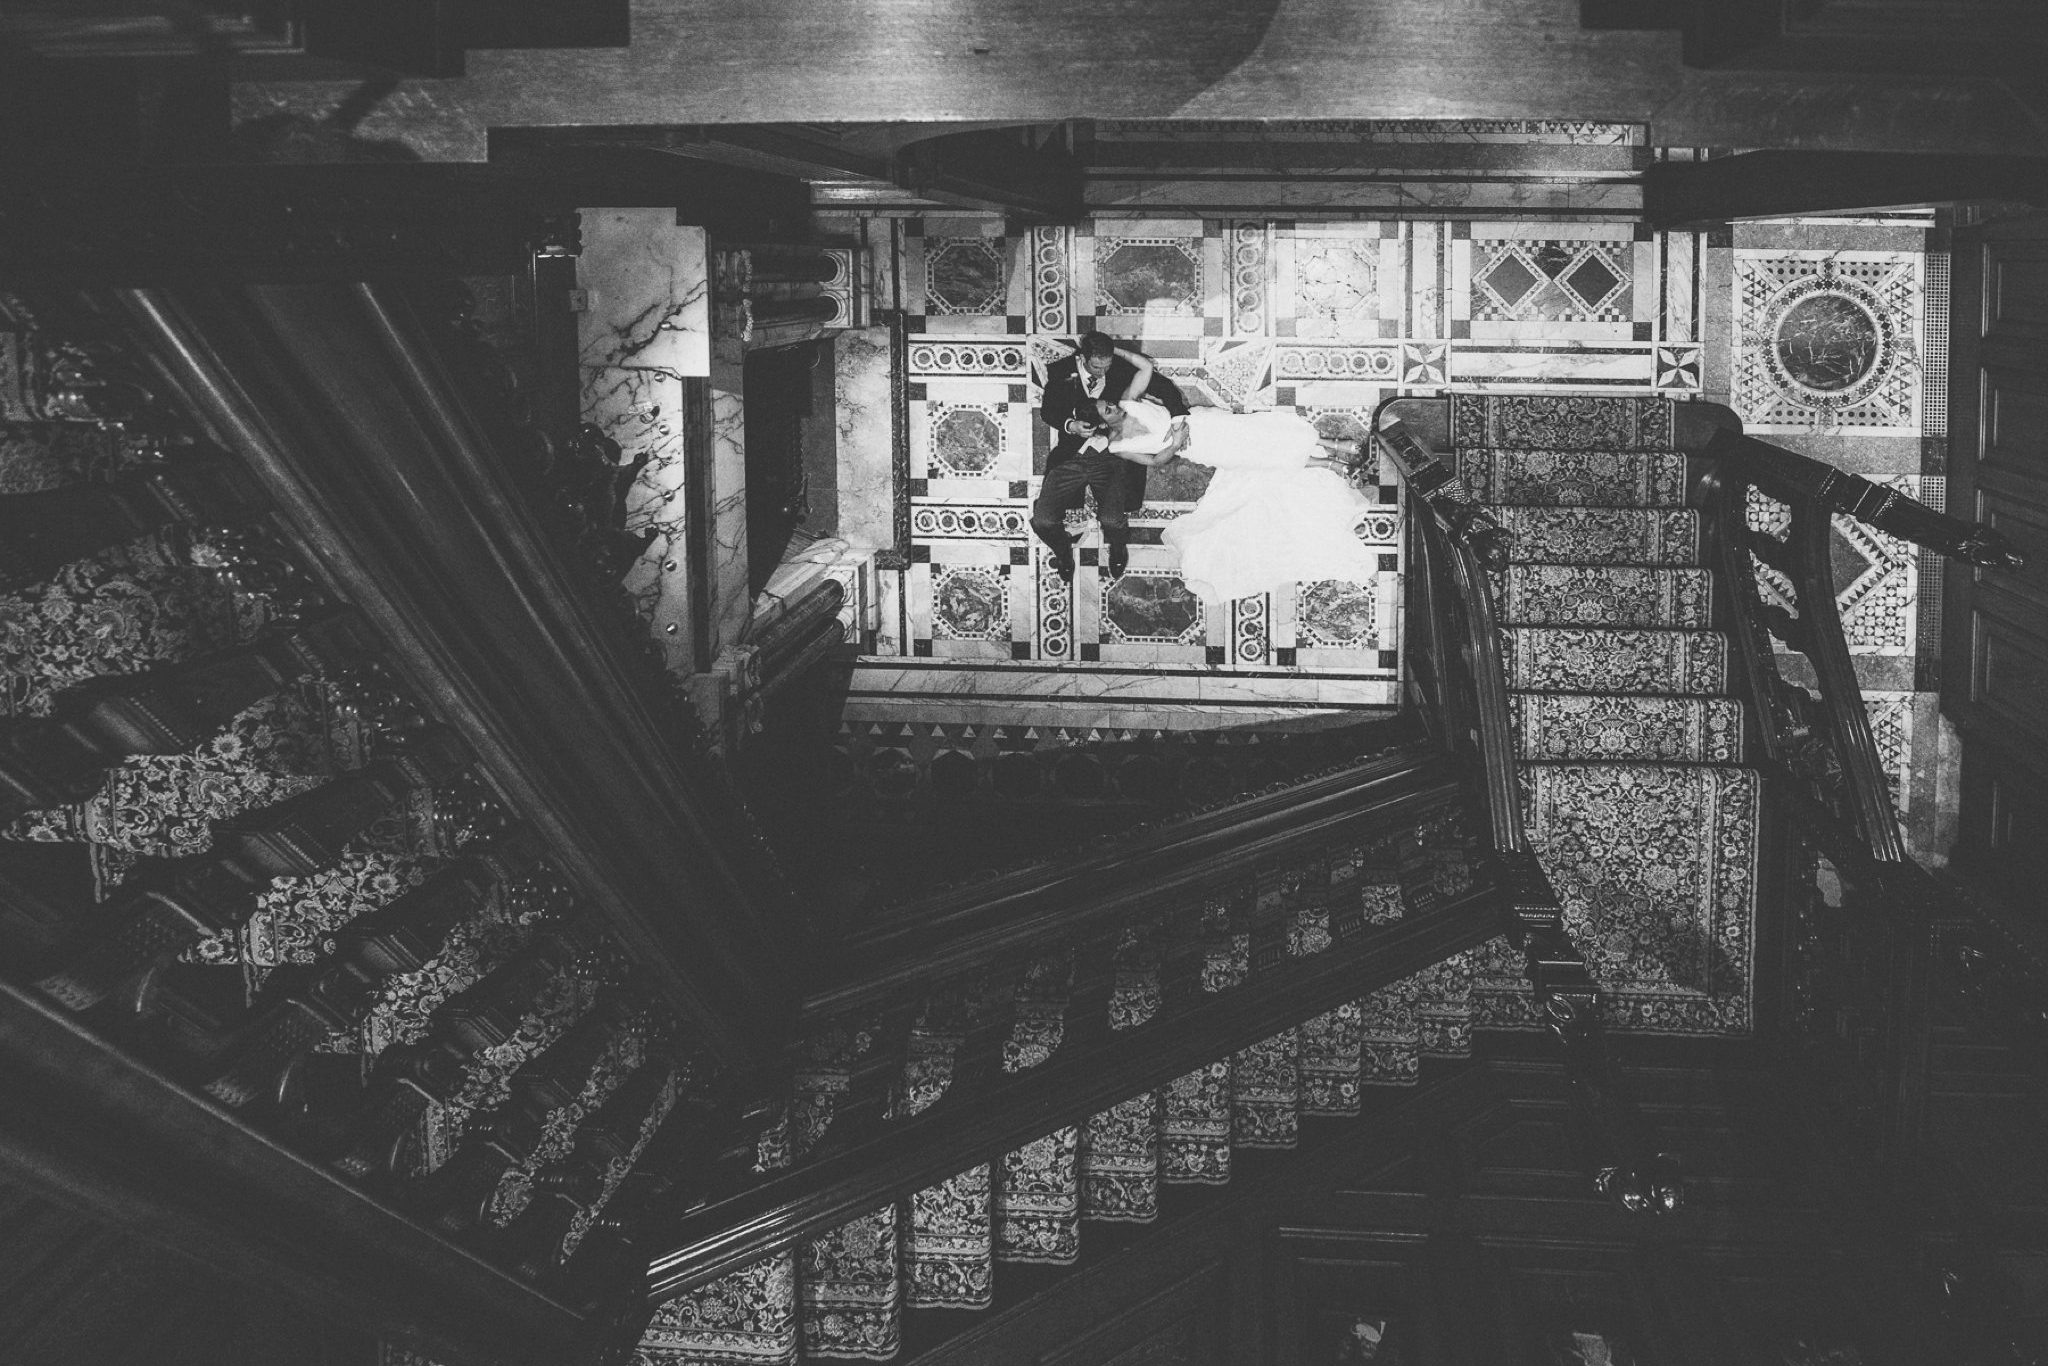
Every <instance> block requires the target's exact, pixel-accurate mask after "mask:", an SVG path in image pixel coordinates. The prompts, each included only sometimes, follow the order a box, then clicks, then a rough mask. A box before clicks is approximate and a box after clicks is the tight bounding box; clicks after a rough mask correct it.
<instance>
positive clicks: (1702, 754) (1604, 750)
mask: <svg viewBox="0 0 2048 1366" xmlns="http://www.w3.org/2000/svg"><path fill="white" fill-rule="evenodd" d="M1508 704H1509V717H1508V719H1509V723H1510V725H1511V726H1512V728H1513V732H1514V737H1515V753H1516V755H1517V757H1519V758H1521V759H1523V760H1526V761H1532V762H1533V761H1546V760H1580V759H1585V760H1621V759H1640V760H1650V761H1671V762H1683V763H1739V762H1740V761H1741V759H1742V755H1743V735H1742V706H1741V704H1740V703H1739V702H1737V701H1736V700H1735V699H1734V698H1732V697H1686V696H1674V695H1672V694H1668V693H1566V692H1549V693H1545V692H1517V693H1513V694H1511V695H1510V697H1509V699H1508Z"/></svg>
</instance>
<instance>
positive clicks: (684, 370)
mask: <svg viewBox="0 0 2048 1366" xmlns="http://www.w3.org/2000/svg"><path fill="white" fill-rule="evenodd" d="M675 216H676V215H675V210H673V209H663V208H647V209H584V210H582V218H583V254H582V256H581V258H580V259H579V260H578V262H577V283H578V284H579V285H580V286H581V287H582V289H583V291H584V294H585V300H586V301H585V306H584V312H583V314H582V315H581V319H580V327H579V334H578V339H579V341H580V343H581V348H582V361H583V420H584V421H586V422H591V423H595V424H596V425H597V426H598V427H600V428H602V429H603V430H604V432H605V434H606V435H608V436H610V437H611V438H612V439H613V440H614V441H616V442H618V443H619V446H620V448H621V450H622V453H623V457H624V458H625V459H627V460H631V459H633V458H634V457H636V456H638V455H639V454H640V453H641V452H643V451H645V452H647V453H649V454H650V456H651V457H652V458H651V459H649V460H648V462H647V465H646V468H645V469H643V470H642V471H641V473H640V477H639V478H638V479H637V480H636V481H635V482H634V485H633V488H632V489H631V490H630V491H629V492H628V494H627V497H626V528H627V530H629V531H645V530H648V529H650V528H652V529H653V530H654V532H655V533H656V534H655V537H654V540H653V542H652V543H651V544H650V545H649V546H648V548H647V551H646V553H645V554H643V555H642V556H641V557H640V559H639V560H638V561H637V562H635V564H634V565H633V567H632V568H631V569H630V570H628V571H627V574H626V578H625V584H626V589H627V591H628V592H629V593H630V594H631V595H632V598H633V601H634V603H635V605H636V606H637V607H638V608H639V609H640V612H641V615H642V616H644V617H645V618H646V619H647V622H648V624H649V626H650V628H651V629H652V630H653V631H654V635H655V639H657V640H658V641H660V642H661V646H662V650H663V653H664V655H665V657H666V659H667V660H668V665H669V667H670V668H671V669H674V670H676V671H677V672H678V673H689V672H691V671H693V670H694V669H695V668H696V664H697V659H698V657H699V647H700V645H708V646H709V647H710V648H709V649H708V650H707V651H706V653H707V654H715V653H716V650H717V646H716V643H715V641H714V642H699V641H698V640H697V638H696V637H697V634H698V631H697V628H696V627H694V626H693V625H692V612H691V606H690V603H691V593H690V564H691V561H690V553H689V533H688V522H689V514H688V506H689V500H688V492H689V490H688V487H687V486H688V471H689V468H690V465H691V461H690V459H689V452H688V449H687V447H688V441H689V437H688V431H687V424H686V422H685V420H684V419H685V398H684V392H685V386H686V384H687V382H689V381H691V380H701V379H703V377H705V376H708V375H710V374H711V309H710V289H709V283H710V282H709V265H710V262H709V259H708V256H707V252H706V248H705V242H704V229H702V228H693V227H680V226H678V225H677V224H676V221H675ZM744 483H745V467H744V463H743V464H742V467H741V474H740V483H739V485H738V487H739V488H741V489H743V488H744ZM740 499H741V509H740V525H741V527H742V541H741V564H742V573H741V587H742V588H743V589H744V587H745V572H744V568H745V540H744V528H745V525H746V510H745V506H744V502H745V498H744V493H743V492H742V493H741V494H740Z"/></svg>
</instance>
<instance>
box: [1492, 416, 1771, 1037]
mask: <svg viewBox="0 0 2048 1366" xmlns="http://www.w3.org/2000/svg"><path fill="white" fill-rule="evenodd" d="M1452 428H1453V430H1452V439H1453V443H1454V446H1455V454H1456V458H1457V462H1458V468H1459V471H1460V476H1461V479H1462V481H1463V483H1464V485H1465V487H1466V488H1467V489H1468V490H1469V491H1471V492H1472V493H1473V494H1474V495H1476V496H1477V497H1479V498H1481V499H1482V500H1484V501H1486V502H1487V503H1488V504H1489V505H1490V509H1491V511H1492V512H1493V513H1494V514H1495V515H1496V516H1497V517H1498V518H1499V519H1500V521H1501V522H1502V523H1503V524H1504V525H1506V526H1507V527H1509V528H1510V529H1512V530H1514V531H1516V532H1517V533H1519V534H1518V537H1517V540H1516V543H1515V548H1514V551H1513V561H1514V562H1513V563H1512V564H1511V565H1510V566H1509V568H1508V570H1507V572H1506V573H1505V574H1503V575H1498V576H1496V577H1495V578H1494V580H1493V590H1494V595H1495V605H1496V610H1497V612H1498V614H1499V620H1500V624H1501V629H1502V637H1503V640H1502V646H1503V648H1502V654H1503V657H1504V660H1505V664H1506V672H1507V676H1508V686H1509V688H1510V701H1509V705H1510V719H1511V723H1512V726H1513V731H1514V740H1515V746H1516V753H1517V755H1518V757H1519V758H1520V759H1521V761H1522V770H1521V786H1522V814H1523V820H1524V822H1525V823H1526V826H1527V829H1528V833H1529V838H1530V841H1531V842H1532V843H1533V844H1534V845H1535V847H1536V849H1537V851H1538V853H1539V854H1540V855H1541V857H1542V859H1543V865H1544V867H1545V869H1546V870H1547V871H1548V872H1549V874H1550V877H1551V881H1552V883H1553V885H1554V886H1555V887H1556V889H1557V892H1558V895H1559V897H1560V898H1561V900H1562V901H1563V903H1564V908H1565V922H1566V925H1567V927H1568V928H1569V930H1570V931H1571V934H1572V938H1573V942H1574V943H1576V944H1578V945H1579V946H1580V948H1581V951H1582V952H1584V953H1585V955H1586V959H1587V962H1588V963H1589V964H1590V965H1591V967H1592V969H1593V973H1594V976H1595V978H1596V980H1598V981H1599V983H1600V985H1601V987H1602V988H1603V989H1604V990H1605V992H1606V993H1607V996H1608V1002H1609V1011H1610V1013H1611V1015H1612V1016H1613V1018H1614V1019H1615V1022H1616V1023H1618V1024H1620V1025H1623V1026H1625V1027H1628V1028H1633V1029H1644V1030H1654V1031H1659V1032H1666V1033H1678V1034H1741V1033H1745V1032H1747V1030H1748V1028H1749V1023H1750V1004H1751V1002H1750V997H1751V969H1752V963H1751V954H1752V946H1751V922H1752V919H1753V917H1754V913H1755V906H1754V904H1753V901H1754V886H1755V875H1756V858H1757V821H1758V810H1759V801H1760V783H1759V780H1758V775H1757V773H1756V771H1755V770H1754V769H1750V768H1745V767H1742V766H1741V764H1742V759H1743V754H1744V720H1743V714H1742V708H1741V707H1740V705H1739V704H1738V703H1737V702H1736V701H1735V699H1734V698H1732V697H1729V696H1726V695H1725V693H1726V690H1727V682H1728V641H1727V638H1726V637H1725V636H1723V635H1722V634H1721V633H1720V632H1718V631H1715V630H1713V629H1711V628H1712V625H1713V622H1712V618H1711V613H1710V607H1711V603H1712V586H1713V585H1712V579H1711V575H1710V573H1709V571H1708V570H1706V569H1704V568H1701V567H1699V565H1698V556H1699V535H1698V526H1697V522H1696V520H1695V519H1694V516H1693V514H1692V513H1691V512H1689V511H1688V510H1686V509H1685V507H1684V499H1685V488H1684V457H1682V456H1681V455H1678V454H1677V453H1676V452H1675V451H1673V450H1671V449H1670V448H1669V447H1670V433H1671V413H1670V403H1669V401H1667V400H1662V399H1634V398H1576V397H1574V398H1533V397H1531V398H1521V397H1516V398H1490V397H1484V396H1478V395H1459V396H1456V397H1454V398H1453V399H1452ZM1593 623H1599V624H1598V625H1597V626H1596V625H1594V624H1593ZM1478 988H1479V996H1480V1000H1481V1004H1480V1005H1479V1006H1478V1007H1477V1008H1475V1011H1474V1015H1475V1017H1476V1018H1477V1019H1478V1021H1479V1022H1480V1023H1483V1024H1526V1023H1531V1022H1532V1021H1530V1019H1529V1017H1528V1012H1529V1005H1528V993H1527V991H1526V989H1525V988H1524V986H1523V979H1522V974H1521V970H1520V964H1519V963H1517V962H1515V961H1513V960H1512V958H1511V956H1497V957H1489V960H1488V961H1487V963H1486V964H1485V965H1484V966H1483V967H1482V969H1481V973H1480V981H1479V984H1478Z"/></svg>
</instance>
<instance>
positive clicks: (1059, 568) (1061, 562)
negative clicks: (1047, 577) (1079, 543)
mask: <svg viewBox="0 0 2048 1366" xmlns="http://www.w3.org/2000/svg"><path fill="white" fill-rule="evenodd" d="M1052 567H1053V570H1054V572H1055V573H1057V574H1058V575H1059V576H1060V582H1061V583H1064V584H1072V583H1073V582H1074V552H1073V551H1071V550H1055V551H1053V552H1052Z"/></svg>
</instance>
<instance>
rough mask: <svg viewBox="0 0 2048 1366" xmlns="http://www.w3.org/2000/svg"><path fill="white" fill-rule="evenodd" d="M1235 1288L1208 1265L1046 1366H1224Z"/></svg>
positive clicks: (1051, 1357)
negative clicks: (1226, 1318)
mask: <svg viewBox="0 0 2048 1366" xmlns="http://www.w3.org/2000/svg"><path fill="white" fill-rule="evenodd" d="M1228 1306H1229V1285H1228V1278H1227V1274H1226V1268H1225V1265H1224V1263H1223V1262H1222V1261H1221V1260H1216V1261H1211V1262H1207V1263H1205V1264H1204V1265H1202V1266H1201V1267H1199V1268H1198V1269H1196V1270H1195V1271H1193V1272H1190V1273H1189V1274H1188V1275H1186V1276H1183V1277H1182V1278H1181V1279H1179V1280H1178V1281H1175V1282H1174V1283H1173V1284H1172V1285H1169V1286H1167V1287H1166V1288H1165V1289H1164V1290H1160V1291H1156V1292H1155V1293H1153V1294H1150V1295H1147V1296H1146V1297H1145V1298H1143V1299H1141V1300H1139V1301H1138V1302H1137V1303H1136V1304H1133V1305H1131V1306H1130V1307H1128V1308H1126V1309H1122V1310H1119V1311H1118V1312H1116V1313H1114V1314H1112V1315H1111V1316H1110V1317H1109V1318H1107V1319H1105V1320H1104V1321H1103V1322H1102V1323H1101V1324H1099V1325H1097V1326H1096V1327H1095V1328H1093V1329H1091V1330H1090V1331H1088V1332H1087V1333H1084V1334H1082V1335H1081V1336H1080V1337H1078V1338H1075V1339H1074V1340H1073V1341H1071V1342H1069V1343H1067V1344H1066V1345H1065V1346H1063V1347H1060V1348H1058V1349H1056V1350H1054V1351H1051V1352H1048V1353H1046V1354H1045V1355H1043V1356H1041V1357H1039V1359H1038V1360H1039V1363H1040V1366H1223V1363H1224V1362H1226V1361H1228V1360H1229V1355H1228V1353H1227V1352H1226V1351H1225V1350H1224V1348H1225V1332H1226V1326H1225V1324H1224V1322H1223V1315H1224V1313H1225V1312H1226V1311H1227V1309H1228Z"/></svg>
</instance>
